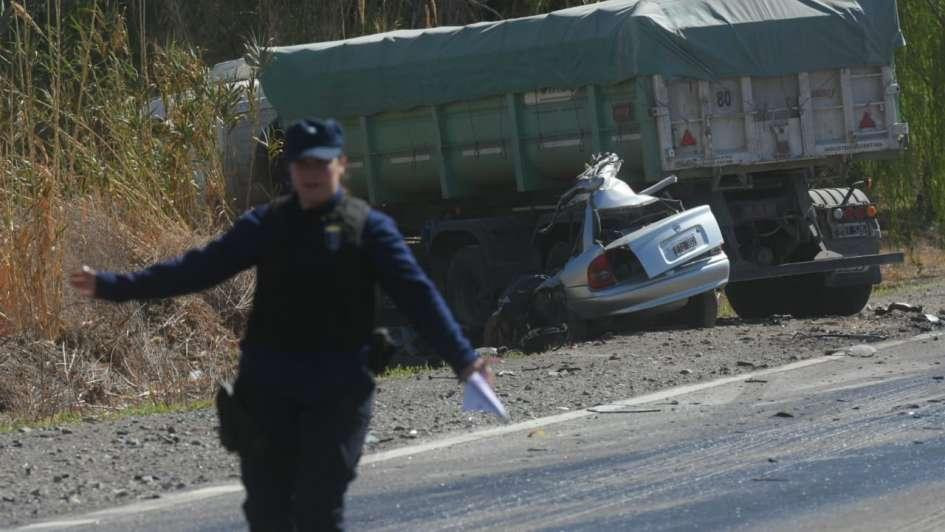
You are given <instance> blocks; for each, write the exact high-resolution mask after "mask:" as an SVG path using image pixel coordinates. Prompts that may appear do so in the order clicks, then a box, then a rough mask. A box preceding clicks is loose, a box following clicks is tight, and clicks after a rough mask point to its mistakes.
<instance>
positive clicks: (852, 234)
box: [833, 223, 871, 238]
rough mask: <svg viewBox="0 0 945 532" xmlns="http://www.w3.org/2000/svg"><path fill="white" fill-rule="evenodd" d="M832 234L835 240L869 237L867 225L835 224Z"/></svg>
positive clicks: (869, 232)
mask: <svg viewBox="0 0 945 532" xmlns="http://www.w3.org/2000/svg"><path fill="white" fill-rule="evenodd" d="M833 234H834V237H835V238H856V237H864V236H870V234H871V231H870V226H869V224H868V223H855V224H837V225H836V226H835V227H834V230H833Z"/></svg>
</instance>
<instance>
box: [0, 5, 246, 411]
mask: <svg viewBox="0 0 945 532" xmlns="http://www.w3.org/2000/svg"><path fill="white" fill-rule="evenodd" d="M67 4H69V5H68V6H66V7H67V8H68V12H65V11H64V3H63V2H62V1H61V0H50V1H49V2H47V3H46V5H45V9H42V10H39V11H37V13H39V14H40V15H41V17H39V16H34V12H31V11H29V10H27V9H26V8H25V7H24V5H23V4H21V3H19V2H9V3H8V4H7V5H6V6H5V7H6V8H7V9H8V10H9V11H8V14H9V18H8V22H9V27H8V28H7V35H9V36H10V39H8V40H5V41H3V42H0V223H2V230H0V343H2V344H3V345H0V373H2V374H3V375H2V376H0V417H2V412H3V410H5V409H6V410H10V411H15V412H17V415H20V416H26V417H35V416H37V415H47V414H49V413H52V412H55V411H57V410H60V409H62V408H70V407H74V406H77V405H78V406H81V405H85V404H88V403H89V402H90V401H101V402H104V403H114V402H115V401H118V402H121V401H123V400H126V399H129V398H133V397H147V398H150V399H155V400H156V399H160V400H166V399H168V398H169V397H172V396H173V398H174V399H181V398H184V397H187V396H189V394H192V393H197V392H195V389H196V388H199V387H202V390H203V391H206V390H207V389H209V388H208V382H209V379H211V377H212V376H213V375H214V374H217V373H219V372H220V371H225V367H224V366H225V363H226V362H227V361H232V358H231V355H232V354H233V348H232V345H231V343H232V341H233V339H234V338H235V334H234V332H233V331H232V330H230V329H228V328H227V327H225V326H224V325H223V322H224V320H226V319H229V316H228V315H226V314H227V313H228V312H231V311H229V310H226V311H217V309H215V308H213V307H212V306H211V304H212V303H214V302H226V303H233V302H238V301H240V300H241V299H242V294H243V293H244V291H245V288H246V286H245V282H244V283H243V284H242V285H239V286H237V290H236V293H234V294H226V293H223V292H220V291H217V292H216V293H212V294H210V296H208V297H207V298H205V299H185V300H183V301H180V302H177V303H172V304H158V305H131V306H128V305H125V306H120V307H116V308H111V307H106V306H104V305H100V304H94V303H89V302H86V301H79V300H77V299H76V297H75V296H74V295H73V294H72V292H71V291H69V290H66V289H65V285H64V278H65V274H66V272H67V271H68V270H70V269H73V268H76V267H78V266H79V265H80V264H81V263H83V262H88V263H90V264H92V265H93V266H94V267H99V268H115V269H128V268H132V267H136V266H140V265H141V264H144V263H147V262H150V261H153V260H156V259H158V258H161V257H166V256H169V255H173V254H176V253H177V252H179V251H181V250H182V249H183V248H185V247H187V246H188V245H192V244H196V243H199V241H200V240H201V239H203V238H205V237H206V236H209V235H212V234H213V233H214V232H216V231H217V230H218V229H219V228H220V227H221V226H222V225H223V224H225V223H226V221H227V219H228V217H229V214H228V210H227V202H226V201H225V195H224V190H223V183H224V180H223V178H222V175H221V168H222V166H221V158H220V150H219V146H218V139H219V137H220V132H221V131H224V130H225V129H226V127H228V126H229V125H231V124H232V123H233V120H235V117H234V116H233V109H234V107H235V106H234V103H235V102H236V100H237V99H238V98H239V97H240V96H239V92H238V91H239V90H240V89H239V88H233V87H227V86H222V85H219V84H216V83H214V82H212V81H211V80H210V77H209V73H208V69H207V67H206V66H205V64H204V63H203V61H202V59H201V58H200V57H199V56H198V55H197V53H196V52H194V51H192V50H188V49H186V48H182V47H177V46H168V47H164V48H160V47H156V46H153V45H149V44H146V43H147V41H146V40H145V39H141V38H139V39H138V40H137V42H138V43H144V44H141V46H140V47H135V46H133V44H132V40H131V39H130V37H129V33H128V30H127V25H126V22H125V21H126V18H125V13H123V12H122V11H120V10H118V9H114V8H103V7H102V6H101V5H100V4H99V3H97V2H91V3H87V4H81V5H79V6H78V7H76V5H75V4H71V3H67ZM157 102H160V103H161V107H163V109H164V113H163V116H161V117H159V118H158V117H155V116H154V113H152V110H153V109H154V108H155V107H156V106H157ZM101 316H107V317H108V318H109V319H107V320H103V319H101ZM10 342H14V344H15V345H16V346H17V348H16V349H13V348H12V347H10V346H11V345H13V344H10ZM176 342H183V345H184V347H183V348H181V347H180V346H178V345H176ZM23 345H33V346H35V349H26V350H24V349H25V348H23V347H22V346H23ZM60 350H61V351H62V353H67V352H69V353H73V355H74V356H72V357H71V362H68V360H67V362H62V361H61V359H62V358H63V356H64V355H63V356H60V355H59V354H56V353H58V351H60ZM11 352H18V353H20V354H19V355H18V356H15V357H14V356H11V355H10V353H11ZM159 354H160V356H158V355H159ZM4 355H6V356H4ZM37 357H38V358H37ZM50 357H52V358H50ZM66 358H67V359H70V357H66ZM57 368H58V369H57ZM103 372H104V373H103ZM195 375H197V376H199V377H194V376H195ZM37 383H43V385H42V386H38V385H37ZM56 383H57V384H56ZM94 390H99V391H98V392H95V391H94ZM142 394H143V395H142ZM198 395H199V393H198Z"/></svg>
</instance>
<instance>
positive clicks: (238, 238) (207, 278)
mask: <svg viewBox="0 0 945 532" xmlns="http://www.w3.org/2000/svg"><path fill="white" fill-rule="evenodd" d="M264 212H265V207H263V208H260V209H256V210H253V211H250V212H248V213H246V214H244V215H243V216H241V217H240V219H239V220H237V222H236V223H235V224H234V225H233V227H231V228H230V229H229V230H228V231H227V232H226V233H224V234H223V235H221V236H220V237H218V238H216V239H214V240H212V241H211V242H209V243H208V244H207V245H206V246H204V247H202V248H196V249H192V250H190V251H188V252H186V253H184V254H183V255H181V256H179V257H176V258H174V259H171V260H168V261H164V262H159V263H157V264H154V265H152V266H150V267H148V268H145V269H143V270H140V271H137V272H131V273H115V272H96V271H94V270H92V269H91V268H89V267H87V266H83V268H82V270H80V271H78V272H75V273H73V274H72V275H70V276H69V282H70V284H71V285H72V286H73V288H75V289H76V290H77V291H78V292H79V293H80V294H81V295H84V296H87V297H97V298H101V299H107V300H109V301H127V300H129V299H156V298H163V297H172V296H178V295H183V294H189V293H193V292H199V291H201V290H205V289H207V288H210V287H212V286H214V285H217V284H219V283H221V282H223V281H225V280H226V279H229V278H230V277H232V276H234V275H236V274H237V273H239V272H240V271H242V270H245V269H247V268H249V267H251V266H252V265H253V264H255V263H256V258H257V257H258V255H259V250H260V246H261V245H262V240H263V235H262V226H261V221H262V215H263V214H264Z"/></svg>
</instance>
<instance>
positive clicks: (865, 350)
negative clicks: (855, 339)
mask: <svg viewBox="0 0 945 532" xmlns="http://www.w3.org/2000/svg"><path fill="white" fill-rule="evenodd" d="M828 354H830V355H840V356H849V357H857V358H870V357H872V356H874V355H875V354H876V348H875V347H873V346H871V345H866V344H858V345H853V346H850V347H846V348H843V349H840V350H838V351H828Z"/></svg>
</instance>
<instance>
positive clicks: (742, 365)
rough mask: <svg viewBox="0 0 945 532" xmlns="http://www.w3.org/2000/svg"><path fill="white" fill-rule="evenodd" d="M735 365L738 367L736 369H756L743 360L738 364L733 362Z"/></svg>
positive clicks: (752, 364)
mask: <svg viewBox="0 0 945 532" xmlns="http://www.w3.org/2000/svg"><path fill="white" fill-rule="evenodd" d="M735 365H736V366H738V367H741V368H754V367H756V366H755V364H754V363H753V362H746V361H744V360H739V361H738V362H735Z"/></svg>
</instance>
